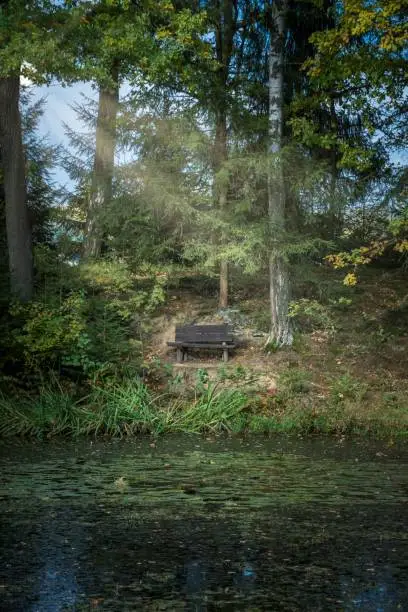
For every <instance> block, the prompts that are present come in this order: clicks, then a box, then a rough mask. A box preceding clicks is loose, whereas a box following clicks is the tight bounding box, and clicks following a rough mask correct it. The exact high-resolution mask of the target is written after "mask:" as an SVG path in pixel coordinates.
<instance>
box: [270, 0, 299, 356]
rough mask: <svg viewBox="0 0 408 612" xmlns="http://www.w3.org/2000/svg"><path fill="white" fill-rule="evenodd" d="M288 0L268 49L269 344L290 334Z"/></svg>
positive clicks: (276, 10) (279, 7) (276, 12)
mask: <svg viewBox="0 0 408 612" xmlns="http://www.w3.org/2000/svg"><path fill="white" fill-rule="evenodd" d="M286 8H287V0H280V1H279V0H275V2H274V4H273V7H272V9H273V13H272V17H273V23H272V31H271V43H270V50H269V155H270V163H269V175H268V204H269V224H270V232H271V251H270V257H269V282H270V308H271V332H270V335H269V338H268V344H271V343H273V344H274V345H276V346H283V345H290V344H291V343H292V340H293V337H292V333H291V328H290V322H289V318H288V307H289V297H290V287H289V271H288V265H287V262H286V258H285V256H284V255H283V254H282V248H281V244H282V238H283V235H284V232H285V184H284V177H283V163H282V159H281V149H282V133H283V43H284V31H285V13H286Z"/></svg>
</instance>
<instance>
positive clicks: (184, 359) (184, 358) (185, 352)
mask: <svg viewBox="0 0 408 612" xmlns="http://www.w3.org/2000/svg"><path fill="white" fill-rule="evenodd" d="M187 359H188V355H187V351H186V350H184V351H183V361H187Z"/></svg>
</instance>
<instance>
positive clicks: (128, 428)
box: [0, 371, 408, 438]
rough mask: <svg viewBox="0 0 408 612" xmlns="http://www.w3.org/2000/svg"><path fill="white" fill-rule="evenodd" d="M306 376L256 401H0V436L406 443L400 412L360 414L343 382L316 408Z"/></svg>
mask: <svg viewBox="0 0 408 612" xmlns="http://www.w3.org/2000/svg"><path fill="white" fill-rule="evenodd" d="M310 389H311V381H310V377H309V376H308V375H307V373H303V372H300V371H293V372H291V373H290V374H287V375H285V376H282V380H281V387H280V391H279V393H277V394H276V395H275V396H271V397H267V398H266V399H265V397H262V395H261V394H253V393H249V392H245V391H243V390H240V389H230V388H224V387H222V386H220V385H219V383H211V382H208V383H202V382H201V383H200V384H198V385H196V387H195V388H194V389H193V390H192V391H191V393H190V395H189V396H188V397H186V396H185V395H183V396H176V397H175V396H174V394H172V393H170V392H168V391H166V392H164V393H162V394H157V393H154V392H152V391H151V390H150V389H149V388H148V387H147V386H146V385H145V384H144V383H143V382H142V381H141V380H139V379H136V380H132V381H127V382H125V383H122V384H120V385H119V384H112V385H107V386H105V387H101V386H98V385H94V386H93V387H92V389H91V391H90V393H89V394H88V395H86V396H84V397H80V398H78V397H75V395H74V394H73V393H72V392H68V391H65V390H64V389H63V388H61V387H60V386H56V387H44V388H43V389H42V390H41V393H40V394H38V395H37V396H36V397H33V396H31V395H26V396H21V395H19V396H18V397H15V398H13V397H6V396H4V395H2V396H0V436H2V437H8V436H31V437H33V436H34V437H41V438H51V437H53V436H80V435H94V436H97V435H109V436H114V437H122V436H127V435H136V434H153V435H159V434H162V433H194V434H201V433H209V432H210V433H227V434H240V433H246V432H249V433H259V434H270V433H277V432H284V433H327V434H340V433H341V434H361V433H368V434H370V433H371V434H374V435H376V436H381V435H399V436H403V435H406V432H407V430H408V428H407V410H406V406H403V405H402V403H401V402H400V401H399V398H395V397H392V398H391V399H390V398H389V397H388V396H387V397H386V398H384V403H383V406H382V410H378V409H372V410H361V403H362V401H363V400H364V396H365V394H366V387H364V385H361V384H359V383H358V382H357V381H354V380H353V379H351V378H350V377H349V378H348V377H347V376H345V377H341V378H340V379H337V380H335V381H333V384H332V388H331V392H330V395H329V397H327V398H325V400H324V401H321V402H320V403H316V401H315V398H314V396H313V395H312V394H311V393H310Z"/></svg>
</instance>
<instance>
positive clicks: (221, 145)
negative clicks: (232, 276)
mask: <svg viewBox="0 0 408 612" xmlns="http://www.w3.org/2000/svg"><path fill="white" fill-rule="evenodd" d="M218 11H219V14H218V26H217V28H216V32H215V47H216V56H217V61H218V63H219V70H218V83H217V85H218V87H217V89H218V95H217V96H216V103H217V108H216V126H215V142H214V150H215V156H214V157H215V160H214V172H215V173H217V172H219V171H220V170H221V169H222V168H223V166H224V164H225V162H226V161H227V159H228V146H227V111H226V109H227V106H228V102H227V91H228V74H229V67H230V62H231V57H232V52H233V48H234V34H235V32H236V27H237V24H236V19H237V11H236V7H234V2H233V0H220V2H219V3H218ZM215 200H216V206H217V207H218V209H219V210H225V209H226V206H227V200H228V183H227V181H226V180H225V178H224V177H222V178H221V180H219V181H216V184H215ZM221 240H222V241H225V240H228V236H221ZM228 294H229V273H228V262H227V261H221V262H220V297H219V307H220V308H227V306H228Z"/></svg>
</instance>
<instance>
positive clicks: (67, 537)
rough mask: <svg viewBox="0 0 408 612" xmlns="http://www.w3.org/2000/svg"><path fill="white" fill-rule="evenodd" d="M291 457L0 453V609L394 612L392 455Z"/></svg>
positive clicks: (400, 565) (400, 600)
mask: <svg viewBox="0 0 408 612" xmlns="http://www.w3.org/2000/svg"><path fill="white" fill-rule="evenodd" d="M301 451H302V452H300V451H299V452H298V453H297V452H296V448H291V449H290V452H282V453H281V454H280V453H277V452H276V448H270V447H268V445H267V444H265V445H264V446H259V442H257V446H256V448H255V450H254V449H251V448H246V449H236V448H228V447H227V452H226V451H225V447H224V448H223V447H221V448H214V447H211V448H207V447H205V446H204V447H202V448H200V450H197V448H196V443H192V442H190V441H188V440H187V441H183V442H182V443H180V441H178V442H177V444H176V445H175V447H174V448H171V447H166V446H163V448H162V449H161V450H159V451H157V452H151V451H149V452H150V455H148V454H147V449H146V448H145V447H143V446H142V447H140V448H138V447H135V446H134V445H126V444H125V445H116V446H113V447H103V446H102V447H99V448H98V449H97V450H96V451H95V449H92V451H91V450H90V449H86V448H85V449H84V448H80V449H78V448H77V447H71V448H70V447H69V446H68V447H65V448H64V449H60V448H58V449H55V448H53V447H49V448H48V447H43V452H42V453H41V458H38V455H37V458H36V459H35V460H33V453H32V450H30V449H29V448H27V450H24V449H23V450H22V449H21V448H20V449H18V452H17V451H15V453H14V455H13V450H12V449H11V450H10V449H9V450H8V452H7V455H5V456H4V457H3V471H2V479H3V486H2V490H1V494H0V520H1V547H0V589H1V592H0V595H1V599H0V609H1V610H5V611H6V610H7V611H9V610H10V611H14V610H16V611H19V610H22V611H26V610H31V611H32V612H43V611H46V612H48V611H50V612H54V611H60V610H72V611H73V610H75V611H81V610H89V609H101V610H118V611H119V610H191V611H197V612H202V611H207V610H208V611H211V610H219V609H222V610H288V611H289V610H290V611H293V610H364V611H378V612H380V611H384V612H388V611H393V610H404V609H407V608H408V585H407V581H406V576H407V575H408V551H407V547H406V539H405V530H406V519H407V511H406V492H407V484H408V473H407V470H406V458H407V457H406V455H404V454H402V455H401V456H399V457H398V458H394V459H392V460H391V459H387V460H374V459H370V457H369V456H368V455H367V452H365V453H364V457H365V462H364V463H363V462H362V458H361V457H360V458H359V461H358V462H356V461H355V458H356V457H355V456H353V455H351V456H350V457H341V458H338V457H335V456H333V455H331V454H330V453H329V454H328V453H322V452H321V450H320V449H318V451H317V452H315V451H313V452H312V451H311V450H310V449H309V451H307V452H305V448H302V449H301ZM342 452H343V451H342ZM78 453H80V455H81V461H80V462H79V461H77V460H76V455H78ZM372 455H373V457H374V456H375V454H374V453H372ZM164 465H166V466H169V465H171V466H172V467H171V468H169V467H166V468H163V466H164ZM282 466H284V469H282ZM327 474H330V478H329V479H328V478H327ZM325 475H326V477H325ZM120 476H122V477H123V478H124V479H125V480H126V482H127V483H128V486H127V487H126V488H121V489H120V490H118V488H117V487H116V488H115V486H114V482H115V480H117V478H118V477H120ZM187 485H188V486H187ZM192 485H194V487H193V486H192ZM379 488H380V490H381V494H380V495H378V493H377V491H378V490H379ZM192 489H194V494H192V493H191V490H192ZM186 491H187V492H188V493H187V492H186Z"/></svg>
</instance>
